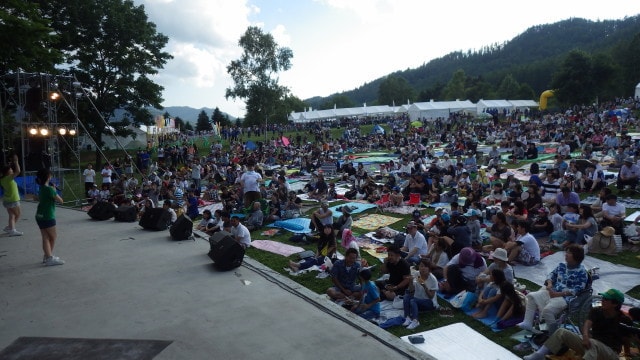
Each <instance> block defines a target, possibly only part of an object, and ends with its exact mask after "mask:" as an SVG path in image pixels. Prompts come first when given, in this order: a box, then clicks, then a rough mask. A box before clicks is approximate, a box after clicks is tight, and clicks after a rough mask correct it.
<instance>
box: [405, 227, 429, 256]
mask: <svg viewBox="0 0 640 360" xmlns="http://www.w3.org/2000/svg"><path fill="white" fill-rule="evenodd" d="M404 247H406V248H407V251H408V252H411V250H413V249H414V248H418V252H417V253H416V254H414V255H427V252H428V251H429V248H428V247H427V240H426V239H425V238H424V235H422V233H420V232H419V231H416V234H415V235H414V236H411V234H407V236H406V237H405V238H404Z"/></svg>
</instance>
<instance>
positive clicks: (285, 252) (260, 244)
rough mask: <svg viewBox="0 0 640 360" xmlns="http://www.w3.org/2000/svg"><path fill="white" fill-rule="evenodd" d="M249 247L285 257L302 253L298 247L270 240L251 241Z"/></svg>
mask: <svg viewBox="0 0 640 360" xmlns="http://www.w3.org/2000/svg"><path fill="white" fill-rule="evenodd" d="M251 246H252V247H254V248H256V249H260V250H264V251H268V252H270V253H274V254H278V255H282V256H287V257H288V256H291V255H293V254H297V253H300V252H303V251H304V249H303V248H301V247H300V246H292V245H289V244H283V243H281V242H277V241H272V240H253V241H251Z"/></svg>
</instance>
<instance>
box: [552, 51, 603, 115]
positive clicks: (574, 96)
mask: <svg viewBox="0 0 640 360" xmlns="http://www.w3.org/2000/svg"><path fill="white" fill-rule="evenodd" d="M591 65H592V64H591V56H589V54H587V53H585V52H584V51H580V50H573V51H571V52H570V53H569V54H568V55H567V57H566V58H565V59H564V61H563V62H562V65H561V66H560V68H559V69H558V71H556V72H555V74H554V76H553V81H552V83H551V86H552V88H553V89H554V94H555V96H556V98H557V99H558V101H559V102H560V103H563V104H565V105H574V104H590V103H591V102H592V101H593V100H594V99H595V97H596V89H595V82H594V79H593V78H592V74H593V73H592V67H591Z"/></svg>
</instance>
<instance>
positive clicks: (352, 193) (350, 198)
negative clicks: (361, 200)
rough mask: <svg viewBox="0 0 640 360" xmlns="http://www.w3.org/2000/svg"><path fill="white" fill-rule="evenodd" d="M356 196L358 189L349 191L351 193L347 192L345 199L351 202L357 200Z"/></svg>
mask: <svg viewBox="0 0 640 360" xmlns="http://www.w3.org/2000/svg"><path fill="white" fill-rule="evenodd" d="M356 195H358V190H356V189H353V190H349V191H347V192H346V193H344V197H345V198H346V199H349V200H353V199H355V198H356Z"/></svg>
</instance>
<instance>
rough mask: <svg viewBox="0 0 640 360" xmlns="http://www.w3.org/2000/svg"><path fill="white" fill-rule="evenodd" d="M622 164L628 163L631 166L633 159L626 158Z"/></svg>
mask: <svg viewBox="0 0 640 360" xmlns="http://www.w3.org/2000/svg"><path fill="white" fill-rule="evenodd" d="M624 162H628V163H631V164H633V158H632V157H628V158H626V159H624Z"/></svg>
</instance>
